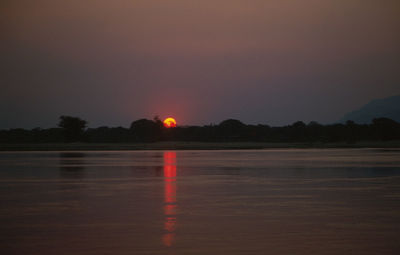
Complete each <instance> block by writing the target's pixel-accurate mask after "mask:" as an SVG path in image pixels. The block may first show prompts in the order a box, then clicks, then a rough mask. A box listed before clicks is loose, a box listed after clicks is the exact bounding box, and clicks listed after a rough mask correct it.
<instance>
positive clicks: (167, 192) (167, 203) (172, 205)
mask: <svg viewBox="0 0 400 255" xmlns="http://www.w3.org/2000/svg"><path fill="white" fill-rule="evenodd" d="M176 209H177V204H176V152H173V151H166V152H164V216H165V221H164V230H165V233H164V235H163V237H162V242H163V244H164V245H165V246H172V245H173V243H174V242H175V229H176V221H177V220H176Z"/></svg>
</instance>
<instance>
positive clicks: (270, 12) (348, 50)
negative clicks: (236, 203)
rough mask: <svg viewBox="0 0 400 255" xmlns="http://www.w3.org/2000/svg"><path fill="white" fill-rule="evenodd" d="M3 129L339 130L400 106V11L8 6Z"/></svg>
mask: <svg viewBox="0 0 400 255" xmlns="http://www.w3.org/2000/svg"><path fill="white" fill-rule="evenodd" d="M0 56H1V57H0V129H8V128H35V127H42V128H47V127H55V126H56V125H57V123H58V121H59V119H58V118H59V116H60V115H70V116H78V117H81V118H83V119H85V120H87V121H88V122H89V126H90V127H98V126H104V125H106V126H124V127H128V126H129V125H130V123H131V122H132V121H134V120H137V119H140V118H149V119H152V118H153V117H154V116H155V115H158V116H159V117H160V118H165V117H168V116H172V117H175V118H176V119H177V122H178V125H179V124H180V125H206V124H211V123H214V124H218V123H219V122H221V121H222V120H225V119H228V118H235V119H239V120H241V121H243V122H244V123H247V124H256V123H260V124H268V125H273V126H281V125H288V124H291V123H293V122H295V121H298V120H301V121H304V122H306V123H307V122H309V121H317V122H320V123H323V124H325V123H332V122H335V121H337V120H338V119H340V118H341V117H342V116H343V115H344V114H345V113H347V112H349V111H352V110H355V109H357V108H359V107H361V106H362V105H364V104H365V103H368V102H369V101H370V100H372V99H376V98H383V97H388V96H393V95H398V94H400V71H399V70H400V1H398V0H384V1H382V0H276V1H272V0H190V1H189V0H113V1H109V0H68V1H65V0H35V1H31V0H2V1H1V3H0Z"/></svg>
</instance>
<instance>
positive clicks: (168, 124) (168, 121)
mask: <svg viewBox="0 0 400 255" xmlns="http://www.w3.org/2000/svg"><path fill="white" fill-rule="evenodd" d="M163 123H164V126H165V127H166V128H172V127H176V120H175V119H174V118H171V117H169V118H166V119H165V120H164V122H163Z"/></svg>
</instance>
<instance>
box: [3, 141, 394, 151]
mask: <svg viewBox="0 0 400 255" xmlns="http://www.w3.org/2000/svg"><path fill="white" fill-rule="evenodd" d="M290 148H293V149H312V148H315V149H330V148H400V141H386V142H383V141H378V142H376V141H374V142H370V141H365V142H356V143H344V142H342V143H262V142H260V143H258V142H154V143H35V144H0V151H107V150H246V149H247V150H254V149H290Z"/></svg>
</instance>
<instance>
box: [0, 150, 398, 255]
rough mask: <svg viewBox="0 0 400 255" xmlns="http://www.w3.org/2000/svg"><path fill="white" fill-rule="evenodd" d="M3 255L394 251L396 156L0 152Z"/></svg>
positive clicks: (0, 241) (301, 152) (319, 152)
mask: <svg viewBox="0 0 400 255" xmlns="http://www.w3.org/2000/svg"><path fill="white" fill-rule="evenodd" d="M0 202H1V204H0V224H1V225H0V254H41V255H42V254H117V255H118V254H400V150H380V149H350V150H347V149H346V150H343V149H334V150H311V149H310V150H294V149H288V150H255V151H250V150H246V151H176V152H175V151H135V152H127V151H113V152H2V153H0Z"/></svg>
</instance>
